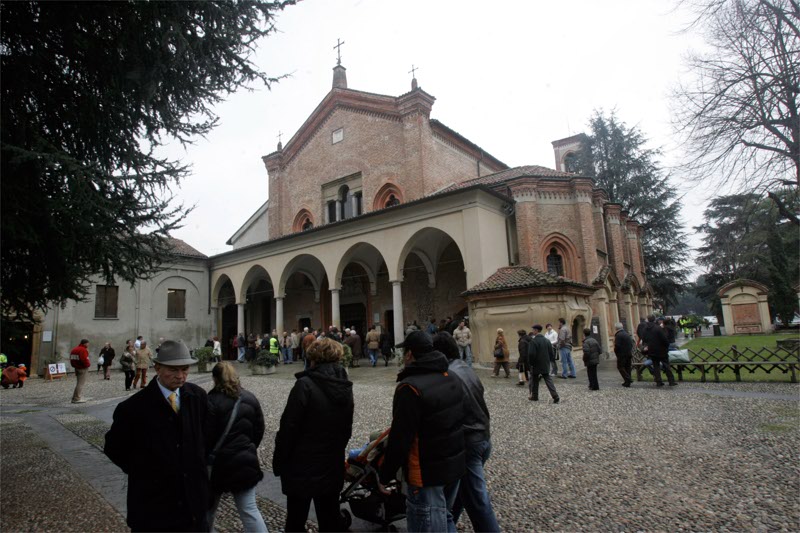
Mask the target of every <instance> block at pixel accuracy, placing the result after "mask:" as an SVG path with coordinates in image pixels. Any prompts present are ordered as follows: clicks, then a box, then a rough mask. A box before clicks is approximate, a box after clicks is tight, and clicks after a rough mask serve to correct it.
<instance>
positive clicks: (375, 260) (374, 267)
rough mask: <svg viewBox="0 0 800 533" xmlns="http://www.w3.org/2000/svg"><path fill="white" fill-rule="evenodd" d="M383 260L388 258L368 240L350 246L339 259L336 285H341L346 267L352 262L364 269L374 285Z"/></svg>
mask: <svg viewBox="0 0 800 533" xmlns="http://www.w3.org/2000/svg"><path fill="white" fill-rule="evenodd" d="M382 262H383V263H385V262H386V259H385V258H384V257H383V254H382V253H381V252H380V250H378V248H376V247H375V246H374V245H372V244H370V243H368V242H358V243H356V244H354V245H352V246H351V247H350V248H348V249H347V250H346V251H345V252H344V254H343V255H342V257H341V259H339V263H338V265H337V266H336V274H335V276H334V278H333V282H334V286H336V287H341V285H342V275H343V274H344V269H345V267H347V265H348V264H350V263H356V264H358V265H360V266H361V268H363V269H364V271H365V272H366V273H367V276H368V277H369V282H370V285H371V286H372V287H374V286H375V282H376V278H377V274H378V269H379V268H380V266H381V263H382Z"/></svg>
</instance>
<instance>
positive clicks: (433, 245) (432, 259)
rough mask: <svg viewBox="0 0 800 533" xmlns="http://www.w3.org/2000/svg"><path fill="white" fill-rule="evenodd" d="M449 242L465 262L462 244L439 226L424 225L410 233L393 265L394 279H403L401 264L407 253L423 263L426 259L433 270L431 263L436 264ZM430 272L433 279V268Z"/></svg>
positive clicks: (434, 274)
mask: <svg viewBox="0 0 800 533" xmlns="http://www.w3.org/2000/svg"><path fill="white" fill-rule="evenodd" d="M451 242H453V243H455V245H456V248H457V249H458V252H459V254H461V260H462V261H463V262H465V259H464V258H465V257H466V255H465V254H464V250H463V248H462V244H461V243H459V242H458V240H457V239H455V238H453V237H452V236H451V235H450V234H448V233H447V232H445V231H443V230H441V229H439V228H433V227H425V228H422V229H420V230H418V231H417V232H415V233H414V234H413V235H411V237H409V238H408V240H406V243H405V244H404V245H403V248H402V250H401V252H400V256H399V257H398V261H397V264H396V265H395V271H394V273H395V275H396V277H395V279H397V280H398V281H402V280H403V266H404V265H405V262H406V259H408V255H409V254H410V253H412V252H414V254H415V255H416V256H417V257H419V258H420V261H423V264H424V263H425V260H427V262H428V264H429V265H431V267H430V268H431V270H433V269H434V267H433V265H436V263H438V262H439V257H440V256H441V254H442V252H443V251H444V250H445V248H447V246H449V245H450V243H451ZM423 255H424V256H425V259H423ZM465 264H466V262H465ZM387 266H388V265H387ZM426 268H427V267H426ZM390 273H391V271H390ZM431 274H432V275H433V279H435V276H436V272H435V270H434V271H433V272H430V271H429V275H431Z"/></svg>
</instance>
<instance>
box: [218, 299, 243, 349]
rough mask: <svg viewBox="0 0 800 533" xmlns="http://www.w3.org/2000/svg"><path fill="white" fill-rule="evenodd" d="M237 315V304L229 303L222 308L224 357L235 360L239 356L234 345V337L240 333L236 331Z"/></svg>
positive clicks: (221, 337) (221, 336) (221, 339)
mask: <svg viewBox="0 0 800 533" xmlns="http://www.w3.org/2000/svg"><path fill="white" fill-rule="evenodd" d="M238 319H239V317H238V316H237V309H236V304H228V305H226V306H225V307H223V308H222V331H221V332H220V333H221V335H220V342H221V343H222V355H223V359H227V360H233V359H236V358H237V355H238V354H237V353H236V348H234V347H233V339H234V338H236V335H237V334H238V333H239V332H238V331H236V322H237V320H238Z"/></svg>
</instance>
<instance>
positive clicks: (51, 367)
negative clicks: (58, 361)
mask: <svg viewBox="0 0 800 533" xmlns="http://www.w3.org/2000/svg"><path fill="white" fill-rule="evenodd" d="M47 370H48V371H49V372H50V374H51V375H52V374H58V365H47Z"/></svg>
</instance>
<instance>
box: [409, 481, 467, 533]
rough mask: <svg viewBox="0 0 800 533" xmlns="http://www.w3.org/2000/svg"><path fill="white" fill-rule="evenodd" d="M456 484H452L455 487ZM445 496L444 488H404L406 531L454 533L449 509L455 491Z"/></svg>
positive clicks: (454, 525) (454, 528)
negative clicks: (446, 532)
mask: <svg viewBox="0 0 800 533" xmlns="http://www.w3.org/2000/svg"><path fill="white" fill-rule="evenodd" d="M458 484H459V483H458V482H456V483H454V484H453V485H455V486H456V487H457V486H458ZM453 485H450V487H451V490H449V491H448V494H447V495H445V487H444V486H436V487H415V486H413V485H407V486H406V524H407V526H408V531H420V532H422V531H438V532H441V531H448V532H451V533H454V532H455V530H456V524H455V522H454V521H453V515H452V514H450V509H452V508H453V503H454V502H455V498H456V494H457V489H453V488H452V487H453Z"/></svg>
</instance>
